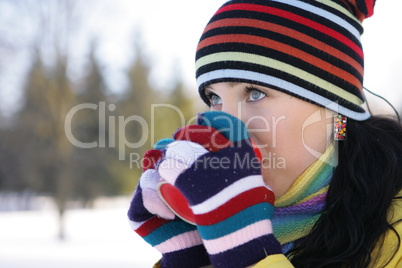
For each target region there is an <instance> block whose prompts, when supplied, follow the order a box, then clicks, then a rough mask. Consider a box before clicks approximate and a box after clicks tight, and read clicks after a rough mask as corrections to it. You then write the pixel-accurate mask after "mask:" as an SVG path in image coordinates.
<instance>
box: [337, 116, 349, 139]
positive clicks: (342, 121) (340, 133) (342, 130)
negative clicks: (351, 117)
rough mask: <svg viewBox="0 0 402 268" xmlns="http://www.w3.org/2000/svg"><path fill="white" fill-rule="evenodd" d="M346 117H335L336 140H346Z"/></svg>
mask: <svg viewBox="0 0 402 268" xmlns="http://www.w3.org/2000/svg"><path fill="white" fill-rule="evenodd" d="M346 121H347V118H346V116H343V115H335V116H334V140H336V141H341V140H346Z"/></svg>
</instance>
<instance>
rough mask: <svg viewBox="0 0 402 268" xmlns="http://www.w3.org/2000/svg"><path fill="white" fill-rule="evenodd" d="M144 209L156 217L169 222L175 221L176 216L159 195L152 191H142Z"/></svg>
mask: <svg viewBox="0 0 402 268" xmlns="http://www.w3.org/2000/svg"><path fill="white" fill-rule="evenodd" d="M142 200H143V203H144V207H145V208H146V209H147V210H148V211H149V212H151V213H152V214H154V215H157V216H159V217H161V218H164V219H167V220H173V219H174V218H175V214H174V213H173V212H172V211H171V210H170V209H169V208H168V207H167V206H166V205H165V203H163V201H162V200H161V199H160V197H159V195H158V193H157V192H156V191H154V190H151V189H143V190H142Z"/></svg>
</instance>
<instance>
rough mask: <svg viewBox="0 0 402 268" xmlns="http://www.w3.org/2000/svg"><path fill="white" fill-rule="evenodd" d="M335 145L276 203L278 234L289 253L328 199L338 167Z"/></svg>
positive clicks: (310, 226)
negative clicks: (336, 166) (330, 185)
mask: <svg viewBox="0 0 402 268" xmlns="http://www.w3.org/2000/svg"><path fill="white" fill-rule="evenodd" d="M334 155H335V154H334V145H331V146H329V147H328V149H327V150H326V151H325V153H324V154H323V155H322V156H321V157H320V158H319V159H318V160H317V161H315V162H314V163H313V164H312V165H311V166H310V167H309V168H308V169H307V170H306V171H304V172H303V174H302V175H300V176H299V178H297V180H296V181H295V183H294V184H293V186H292V187H291V188H290V189H289V190H288V191H287V192H286V193H285V194H284V195H283V196H281V197H280V198H278V199H277V200H276V201H275V212H274V217H273V220H272V224H273V229H274V235H275V237H276V238H277V239H278V241H279V242H280V243H281V245H282V251H283V253H284V254H286V253H287V252H288V251H289V250H290V249H292V248H293V246H294V242H295V241H296V240H298V239H300V238H302V237H304V236H306V235H307V234H308V233H309V232H310V230H311V229H312V227H313V225H314V224H315V223H316V221H317V220H318V218H319V217H320V215H321V212H322V210H323V208H324V206H325V197H326V194H327V190H328V185H329V182H330V180H331V178H332V174H333V167H334V164H335V162H334V161H335V157H334Z"/></svg>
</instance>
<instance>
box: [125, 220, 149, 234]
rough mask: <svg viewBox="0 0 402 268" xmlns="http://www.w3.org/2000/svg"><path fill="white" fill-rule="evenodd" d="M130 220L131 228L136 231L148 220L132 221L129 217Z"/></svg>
mask: <svg viewBox="0 0 402 268" xmlns="http://www.w3.org/2000/svg"><path fill="white" fill-rule="evenodd" d="M128 222H129V224H130V227H131V229H133V230H134V231H136V232H137V229H138V228H140V227H141V226H142V225H143V224H144V223H146V222H147V221H142V222H137V221H132V220H130V219H128Z"/></svg>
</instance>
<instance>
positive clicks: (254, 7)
mask: <svg viewBox="0 0 402 268" xmlns="http://www.w3.org/2000/svg"><path fill="white" fill-rule="evenodd" d="M233 10H246V11H254V12H263V13H267V14H271V15H274V16H278V17H282V18H285V19H288V20H291V21H294V22H297V23H299V24H303V25H305V26H307V27H310V28H312V29H314V30H317V31H319V32H322V33H324V34H326V35H329V36H331V37H333V38H334V39H336V40H338V41H340V42H342V43H344V44H345V45H347V46H348V47H350V48H351V49H353V50H354V51H355V52H356V53H357V54H358V55H359V56H360V57H362V58H363V57H364V55H363V51H362V49H361V48H360V47H359V46H358V45H357V44H356V43H354V42H353V41H352V40H350V39H349V38H347V37H346V36H344V35H342V34H341V33H339V32H337V31H335V30H333V29H331V28H329V27H327V26H325V25H322V24H319V23H317V22H315V21H312V20H310V19H307V18H305V17H302V16H300V15H296V14H294V13H291V12H289V11H286V10H283V9H278V8H274V7H267V6H262V5H256V4H232V5H227V6H223V7H222V8H220V9H219V10H218V11H217V12H216V14H219V13H222V12H227V11H233Z"/></svg>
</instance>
